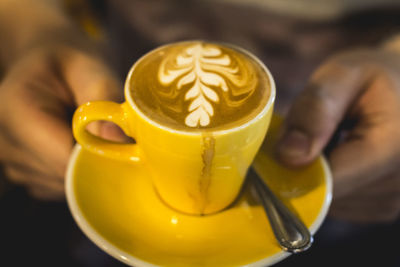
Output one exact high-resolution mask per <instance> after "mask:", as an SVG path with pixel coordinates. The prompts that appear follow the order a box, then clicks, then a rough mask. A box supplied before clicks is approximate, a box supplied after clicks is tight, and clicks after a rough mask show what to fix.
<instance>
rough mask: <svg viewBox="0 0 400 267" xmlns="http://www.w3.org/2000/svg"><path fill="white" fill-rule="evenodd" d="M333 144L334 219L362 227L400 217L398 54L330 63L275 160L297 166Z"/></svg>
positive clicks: (362, 54)
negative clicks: (358, 224) (354, 223)
mask: <svg viewBox="0 0 400 267" xmlns="http://www.w3.org/2000/svg"><path fill="white" fill-rule="evenodd" d="M328 143H329V144H330V145H329V147H328V148H329V151H328V159H329V162H330V165H331V168H332V172H333V179H334V187H333V188H334V192H333V202H332V207H331V211H330V213H331V215H332V216H335V217H336V218H339V219H343V220H348V221H352V222H360V223H373V222H390V221H393V220H395V219H397V218H398V217H399V214H400V56H399V54H395V53H392V52H388V51H383V50H356V51H350V52H346V53H343V54H339V55H337V56H334V57H332V58H330V59H329V60H328V61H326V62H325V63H324V64H323V65H322V66H321V67H320V68H319V69H317V71H316V72H315V73H314V74H313V75H312V77H311V79H310V81H309V84H308V86H307V87H306V89H305V90H304V91H303V92H302V93H301V95H300V96H299V97H298V98H297V99H296V101H295V102H294V104H293V106H292V107H291V110H290V111H289V114H288V116H287V119H286V122H285V125H284V127H283V130H282V135H281V139H280V141H279V142H278V146H277V158H278V159H279V160H280V161H281V162H282V163H283V164H285V165H287V166H292V167H299V166H303V165H306V164H308V163H310V162H311V161H313V160H314V159H315V158H316V157H317V156H318V155H320V154H321V153H322V151H323V150H324V149H325V148H326V147H327V145H328Z"/></svg>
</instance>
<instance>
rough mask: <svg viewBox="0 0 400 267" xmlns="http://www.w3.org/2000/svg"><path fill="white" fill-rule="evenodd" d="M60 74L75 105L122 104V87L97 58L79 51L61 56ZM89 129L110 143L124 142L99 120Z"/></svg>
mask: <svg viewBox="0 0 400 267" xmlns="http://www.w3.org/2000/svg"><path fill="white" fill-rule="evenodd" d="M62 73H63V75H64V79H65V81H66V83H67V85H68V86H69V88H70V90H71V92H72V95H73V97H74V102H75V104H76V105H77V106H79V105H82V104H84V103H86V102H89V101H97V100H110V101H114V102H122V101H123V85H122V83H121V82H120V80H119V79H118V78H117V77H116V75H115V74H114V73H113V72H112V71H111V69H110V68H109V67H108V66H107V65H106V64H105V62H104V61H103V60H102V59H101V58H100V57H97V56H94V55H91V54H87V53H83V52H81V51H76V50H72V51H68V52H67V54H66V55H64V61H63V63H62ZM88 130H89V131H90V132H92V133H93V134H96V135H99V136H101V137H103V138H106V139H111V140H113V141H125V138H126V136H125V134H124V133H123V132H122V130H121V129H120V128H119V127H118V126H117V125H116V124H113V123H109V122H103V121H98V122H94V123H91V124H89V125H88Z"/></svg>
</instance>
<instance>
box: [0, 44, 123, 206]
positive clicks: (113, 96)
mask: <svg viewBox="0 0 400 267" xmlns="http://www.w3.org/2000/svg"><path fill="white" fill-rule="evenodd" d="M90 47H91V45H90V44H86V46H85V49H81V48H80V47H79V46H76V45H74V46H72V45H65V44H62V43H48V44H46V45H43V44H42V45H40V46H37V47H32V48H30V49H28V50H27V51H25V52H24V53H23V54H22V55H20V57H19V59H17V60H16V61H15V62H14V64H13V65H12V66H10V68H9V69H8V71H7V73H6V76H5V77H4V79H3V80H2V83H1V84H0V162H1V163H2V164H3V167H4V171H5V173H6V176H7V177H8V178H9V179H10V180H11V181H13V182H15V183H17V184H21V185H24V186H26V188H27V189H28V191H29V192H30V193H31V194H32V195H33V196H35V197H37V198H40V199H46V200H55V199H63V197H64V173H65V168H66V164H67V161H68V157H69V155H70V152H71V149H72V146H73V143H74V142H73V137H72V130H71V127H70V125H71V117H72V112H73V111H74V109H75V107H77V106H78V105H80V104H83V103H85V102H87V101H92V100H113V101H120V100H122V92H121V89H122V87H121V86H120V84H119V83H118V81H117V80H116V79H115V77H114V76H113V75H112V73H111V72H110V71H109V70H108V68H107V66H106V65H105V64H104V63H103V61H102V60H101V59H100V58H99V57H98V56H97V55H96V54H95V53H90V52H88V50H87V49H86V48H89V49H90ZM92 51H93V50H92ZM91 131H92V132H93V133H97V134H99V135H101V136H103V137H106V138H111V139H116V138H117V137H118V136H119V135H120V133H119V132H118V130H116V127H110V126H109V125H108V124H101V123H98V124H96V125H92V127H91Z"/></svg>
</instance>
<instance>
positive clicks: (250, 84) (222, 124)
mask: <svg viewBox="0 0 400 267" xmlns="http://www.w3.org/2000/svg"><path fill="white" fill-rule="evenodd" d="M128 83H129V86H130V88H129V90H130V92H131V96H132V99H133V101H134V102H135V104H136V105H137V107H138V108H139V109H140V110H141V111H142V112H143V113H144V114H146V116H147V117H149V118H150V119H152V120H153V121H156V122H157V123H159V124H162V125H164V126H167V127H169V128H173V129H178V130H185V131H190V130H199V129H210V130H221V129H228V128H232V127H235V126H239V125H241V124H243V123H245V122H247V121H249V120H251V119H252V118H254V117H255V116H256V115H257V114H258V113H259V112H260V111H261V110H262V109H263V108H264V107H265V105H266V103H267V101H268V99H269V96H270V93H271V92H270V91H271V90H270V86H271V84H270V81H269V79H268V75H267V73H266V71H265V69H264V68H263V67H262V66H261V65H260V64H259V63H258V62H257V61H256V60H255V59H253V58H252V57H250V56H249V55H247V54H246V53H243V52H241V51H240V50H238V49H235V48H231V47H229V46H225V45H220V44H214V43H206V42H201V41H193V42H181V43H175V44H170V45H167V46H163V47H160V48H158V49H156V50H153V51H151V52H150V53H148V54H146V55H145V56H144V57H142V58H141V59H140V60H139V62H137V63H136V64H135V67H134V69H133V71H132V75H131V79H130V81H128Z"/></svg>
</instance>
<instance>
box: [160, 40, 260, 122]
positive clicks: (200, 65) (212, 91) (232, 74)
mask: <svg viewBox="0 0 400 267" xmlns="http://www.w3.org/2000/svg"><path fill="white" fill-rule="evenodd" d="M158 79H159V81H160V83H161V84H162V85H164V86H168V85H170V84H172V83H173V82H176V87H172V88H171V90H178V91H183V92H181V93H184V94H185V97H184V99H185V101H190V105H189V106H188V108H187V112H188V115H187V116H186V118H185V124H186V125H187V126H189V127H196V126H199V125H200V126H207V125H209V124H210V120H211V119H212V117H213V116H214V107H213V105H212V103H213V104H214V105H218V104H219V103H220V98H221V97H225V103H226V104H227V105H228V106H230V107H238V106H240V105H241V104H243V103H244V102H245V101H246V99H247V98H248V97H249V96H251V94H252V93H253V92H254V89H255V86H256V83H257V80H256V77H255V75H254V74H253V75H252V73H249V72H248V70H247V69H246V66H244V64H242V62H240V61H238V60H235V59H232V58H231V57H230V56H229V55H227V54H223V52H222V51H221V49H219V48H218V47H217V46H215V45H203V44H195V45H193V46H190V47H188V48H186V49H185V50H183V51H182V53H180V54H178V55H175V54H170V55H168V56H167V57H166V58H165V59H164V60H163V61H162V62H161V65H160V68H159V71H158ZM227 81H230V82H231V84H232V86H229V87H228V84H227ZM186 85H188V86H186ZM185 86H186V90H183V87H185ZM220 91H223V92H228V91H232V92H231V94H221V92H220ZM172 95H175V94H172ZM235 96H236V99H235V98H234V97H235Z"/></svg>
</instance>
